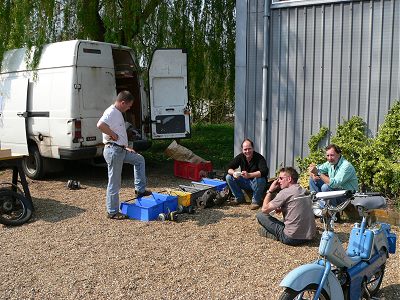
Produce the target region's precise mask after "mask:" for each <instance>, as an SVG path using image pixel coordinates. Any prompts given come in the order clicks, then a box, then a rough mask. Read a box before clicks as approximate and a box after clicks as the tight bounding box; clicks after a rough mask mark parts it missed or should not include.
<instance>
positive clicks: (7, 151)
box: [0, 149, 11, 158]
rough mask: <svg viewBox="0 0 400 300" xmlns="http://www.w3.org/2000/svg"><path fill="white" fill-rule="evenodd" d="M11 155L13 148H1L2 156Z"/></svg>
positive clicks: (0, 154) (0, 153)
mask: <svg viewBox="0 0 400 300" xmlns="http://www.w3.org/2000/svg"><path fill="white" fill-rule="evenodd" d="M9 156H11V149H0V158H3V157H9Z"/></svg>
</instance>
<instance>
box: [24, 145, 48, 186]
mask: <svg viewBox="0 0 400 300" xmlns="http://www.w3.org/2000/svg"><path fill="white" fill-rule="evenodd" d="M22 169H23V170H24V173H25V174H26V176H28V177H29V178H31V179H41V178H43V176H44V173H45V172H44V159H43V157H42V156H41V155H40V152H39V149H38V147H37V146H36V145H34V146H30V147H29V156H27V157H25V158H24V160H23V161H22Z"/></svg>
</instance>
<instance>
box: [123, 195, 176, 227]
mask: <svg viewBox="0 0 400 300" xmlns="http://www.w3.org/2000/svg"><path fill="white" fill-rule="evenodd" d="M120 207H121V212H122V213H123V214H125V215H127V216H128V217H129V218H130V219H136V220H140V221H152V220H156V219H157V218H158V215H159V214H161V213H169V212H171V211H176V209H177V207H178V197H177V196H171V195H165V194H159V193H152V195H151V196H146V197H141V198H137V199H136V200H135V202H133V203H128V202H122V203H121V205H120Z"/></svg>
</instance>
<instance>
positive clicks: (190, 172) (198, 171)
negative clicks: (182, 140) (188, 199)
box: [174, 160, 213, 181]
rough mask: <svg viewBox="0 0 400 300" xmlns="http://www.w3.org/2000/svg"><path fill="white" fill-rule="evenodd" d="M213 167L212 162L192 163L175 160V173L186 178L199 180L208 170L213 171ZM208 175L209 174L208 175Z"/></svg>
mask: <svg viewBox="0 0 400 300" xmlns="http://www.w3.org/2000/svg"><path fill="white" fill-rule="evenodd" d="M212 169H213V167H212V164H211V162H209V161H208V162H204V163H190V162H186V161H179V160H175V161H174V175H175V176H176V177H181V178H185V179H190V180H195V181H199V180H200V179H201V178H202V177H203V176H202V173H204V174H205V175H206V174H207V172H210V171H212ZM206 176H207V175H206Z"/></svg>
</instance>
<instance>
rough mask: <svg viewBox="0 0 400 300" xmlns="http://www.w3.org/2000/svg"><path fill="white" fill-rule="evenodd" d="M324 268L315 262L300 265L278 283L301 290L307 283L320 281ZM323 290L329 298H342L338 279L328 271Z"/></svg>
mask: <svg viewBox="0 0 400 300" xmlns="http://www.w3.org/2000/svg"><path fill="white" fill-rule="evenodd" d="M324 270H325V268H324V267H323V266H321V265H318V264H316V263H314V264H306V265H302V266H300V267H298V268H296V269H294V270H292V271H290V273H289V274H287V275H286V277H285V278H284V279H283V280H282V281H281V283H280V284H279V285H280V286H282V287H288V288H291V289H292V290H295V291H301V290H302V289H304V288H305V287H306V286H307V285H309V284H316V285H318V284H319V282H320V281H321V278H322V275H323V273H324ZM324 289H325V291H326V292H327V293H328V295H329V297H330V299H331V300H343V299H344V296H343V290H342V287H341V286H340V283H339V281H338V280H337V278H336V277H335V275H333V273H332V272H330V273H329V275H328V279H327V280H326V282H325V285H324Z"/></svg>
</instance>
